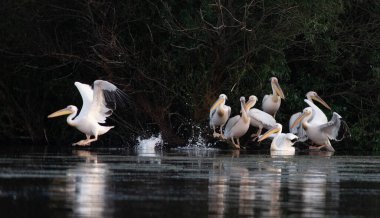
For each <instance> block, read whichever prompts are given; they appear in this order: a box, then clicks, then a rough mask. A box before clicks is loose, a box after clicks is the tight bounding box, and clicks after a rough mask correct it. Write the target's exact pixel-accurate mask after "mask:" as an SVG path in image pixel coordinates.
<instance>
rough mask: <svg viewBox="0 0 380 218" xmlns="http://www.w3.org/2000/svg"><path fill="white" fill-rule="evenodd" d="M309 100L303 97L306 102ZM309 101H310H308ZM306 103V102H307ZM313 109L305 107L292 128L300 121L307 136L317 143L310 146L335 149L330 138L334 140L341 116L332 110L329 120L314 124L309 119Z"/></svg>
mask: <svg viewBox="0 0 380 218" xmlns="http://www.w3.org/2000/svg"><path fill="white" fill-rule="evenodd" d="M308 101H309V100H307V99H305V102H306V103H308ZM309 103H310V101H309ZM309 103H308V104H309ZM313 113H314V110H313V109H312V107H307V108H305V109H304V110H303V113H302V114H301V116H299V117H298V118H297V120H296V121H295V122H294V123H293V125H292V126H291V127H292V128H293V127H294V126H295V125H297V124H298V123H300V122H301V121H302V127H303V128H304V129H305V131H306V134H307V136H308V138H309V139H310V140H311V141H312V142H313V143H315V144H317V145H319V146H318V147H315V146H310V148H312V149H314V148H316V149H318V150H320V149H321V148H323V147H325V148H326V149H327V150H328V151H335V150H334V148H333V147H332V146H331V143H330V139H333V140H336V138H337V136H338V132H339V128H340V124H341V120H340V119H341V118H342V117H341V116H340V115H339V114H338V113H336V112H334V113H333V116H332V118H331V120H330V121H329V122H326V123H323V124H316V123H312V122H311V121H310V118H311V117H312V116H313Z"/></svg>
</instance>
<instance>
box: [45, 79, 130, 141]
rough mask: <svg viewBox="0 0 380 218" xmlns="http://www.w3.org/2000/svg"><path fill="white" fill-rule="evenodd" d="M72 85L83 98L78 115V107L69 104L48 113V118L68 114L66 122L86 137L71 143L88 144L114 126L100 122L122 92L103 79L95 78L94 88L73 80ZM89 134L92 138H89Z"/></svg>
mask: <svg viewBox="0 0 380 218" xmlns="http://www.w3.org/2000/svg"><path fill="white" fill-rule="evenodd" d="M74 85H75V86H76V87H77V89H78V90H79V93H80V94H81V96H82V100H83V105H82V109H81V111H80V113H79V115H78V116H77V113H78V108H77V107H76V106H74V105H69V106H67V107H66V108H64V109H61V110H59V111H56V112H54V113H52V114H50V115H49V116H48V118H53V117H58V116H62V115H69V116H68V117H67V123H68V124H69V125H70V126H73V127H75V128H77V129H78V130H79V131H81V132H82V133H84V134H85V135H86V139H84V140H80V141H78V142H76V143H73V145H79V146H89V145H90V144H91V142H94V141H96V140H98V136H99V135H103V134H105V133H107V132H108V131H110V129H112V128H114V126H102V125H100V123H105V121H106V119H107V117H109V116H111V114H112V112H113V110H114V109H116V104H115V102H114V101H115V100H116V97H120V96H121V95H124V93H123V92H122V91H121V90H119V89H118V88H117V87H116V86H115V85H113V84H112V83H110V82H107V81H104V80H96V81H95V82H94V89H92V88H91V86H89V85H87V84H83V83H80V82H75V83H74ZM108 101H112V103H113V104H107V102H108ZM91 136H94V138H92V139H91Z"/></svg>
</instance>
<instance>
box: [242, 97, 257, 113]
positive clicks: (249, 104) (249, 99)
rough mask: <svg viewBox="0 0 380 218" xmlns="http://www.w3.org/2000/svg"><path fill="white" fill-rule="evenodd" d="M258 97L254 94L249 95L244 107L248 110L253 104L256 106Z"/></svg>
mask: <svg viewBox="0 0 380 218" xmlns="http://www.w3.org/2000/svg"><path fill="white" fill-rule="evenodd" d="M257 100H258V98H257V97H256V96H254V95H251V96H249V98H248V101H247V103H246V104H245V106H244V108H245V110H246V111H248V110H249V109H251V108H252V107H253V106H255V104H256V102H257Z"/></svg>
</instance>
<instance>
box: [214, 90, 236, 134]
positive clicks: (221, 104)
mask: <svg viewBox="0 0 380 218" xmlns="http://www.w3.org/2000/svg"><path fill="white" fill-rule="evenodd" d="M226 100H227V96H226V95H225V94H221V95H219V98H218V100H217V101H216V102H215V103H214V104H213V105H212V107H211V109H210V127H212V128H213V129H214V133H213V136H214V137H219V136H221V137H223V130H222V129H223V126H224V125H225V124H226V122H227V120H228V118H230V115H231V107H230V106H227V105H225V103H226ZM216 126H220V134H219V133H216V132H215V127H216Z"/></svg>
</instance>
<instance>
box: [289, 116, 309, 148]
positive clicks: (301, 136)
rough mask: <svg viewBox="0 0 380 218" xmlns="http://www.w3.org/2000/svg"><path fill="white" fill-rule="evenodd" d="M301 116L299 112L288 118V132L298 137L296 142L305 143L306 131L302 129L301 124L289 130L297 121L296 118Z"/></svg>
mask: <svg viewBox="0 0 380 218" xmlns="http://www.w3.org/2000/svg"><path fill="white" fill-rule="evenodd" d="M301 114H302V113H301V112H298V113H295V114H293V115H292V116H291V117H290V120H289V132H290V133H293V134H294V135H297V136H298V141H301V142H305V141H306V140H307V139H308V137H307V135H306V131H305V130H304V128H303V127H302V125H301V123H299V124H297V125H296V126H294V127H293V128H291V126H292V125H293V123H294V122H295V121H296V120H297V118H298V117H299V116H301Z"/></svg>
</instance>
